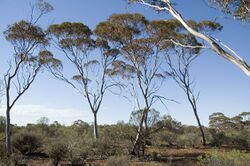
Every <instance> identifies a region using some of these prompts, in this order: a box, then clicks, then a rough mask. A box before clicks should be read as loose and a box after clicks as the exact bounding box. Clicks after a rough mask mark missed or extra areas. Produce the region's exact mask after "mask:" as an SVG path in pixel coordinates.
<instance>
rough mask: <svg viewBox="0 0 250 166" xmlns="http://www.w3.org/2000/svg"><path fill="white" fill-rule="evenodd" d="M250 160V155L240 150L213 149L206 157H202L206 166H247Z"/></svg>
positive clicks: (201, 159)
mask: <svg viewBox="0 0 250 166" xmlns="http://www.w3.org/2000/svg"><path fill="white" fill-rule="evenodd" d="M249 161H250V155H249V154H248V153H245V152H241V151H238V150H232V151H229V152H225V151H222V152H220V151H213V152H210V153H208V154H207V155H206V156H205V158H200V162H201V164H202V165H204V166H245V165H247V164H248V163H249Z"/></svg>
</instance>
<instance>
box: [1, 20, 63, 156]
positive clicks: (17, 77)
mask: <svg viewBox="0 0 250 166" xmlns="http://www.w3.org/2000/svg"><path fill="white" fill-rule="evenodd" d="M4 35H5V38H6V40H7V41H9V42H10V43H11V44H12V46H13V48H14V54H13V56H12V59H11V60H10V61H9V68H8V70H7V72H6V74H5V75H4V87H5V101H6V131H5V134H6V151H7V155H10V153H11V131H10V112H11V110H12V108H13V107H14V105H15V104H16V103H17V101H18V100H19V99H20V98H21V97H22V95H23V94H24V93H25V92H26V91H27V90H28V89H29V88H30V86H31V85H32V84H33V83H34V81H35V79H36V77H37V75H38V74H39V72H40V71H41V70H42V69H43V68H45V67H48V66H50V67H51V68H56V67H58V66H59V65H60V63H59V61H58V60H57V59H55V58H53V56H52V54H50V52H49V51H47V50H44V46H45V45H47V44H48V40H47V37H46V34H45V33H44V31H43V30H42V29H41V28H40V27H39V26H36V25H34V24H33V23H30V22H27V21H20V22H17V23H14V24H13V25H11V26H9V27H8V29H7V30H6V31H5V32H4ZM41 49H42V50H41Z"/></svg>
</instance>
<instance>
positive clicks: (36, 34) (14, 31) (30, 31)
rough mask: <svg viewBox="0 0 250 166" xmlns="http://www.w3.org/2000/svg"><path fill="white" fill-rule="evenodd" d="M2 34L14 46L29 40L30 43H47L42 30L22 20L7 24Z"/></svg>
mask: <svg viewBox="0 0 250 166" xmlns="http://www.w3.org/2000/svg"><path fill="white" fill-rule="evenodd" d="M4 35H5V38H6V40H8V41H10V42H11V43H13V44H14V45H15V46H17V45H16V43H19V44H23V43H24V42H29V43H31V44H48V40H47V39H46V34H45V33H44V32H43V30H42V29H41V28H40V27H38V26H35V25H33V24H32V23H29V22H27V21H24V20H22V21H19V22H17V23H14V24H13V25H12V26H9V27H8V29H7V30H6V31H5V32H4ZM27 47H30V46H27ZM19 49H21V48H19Z"/></svg>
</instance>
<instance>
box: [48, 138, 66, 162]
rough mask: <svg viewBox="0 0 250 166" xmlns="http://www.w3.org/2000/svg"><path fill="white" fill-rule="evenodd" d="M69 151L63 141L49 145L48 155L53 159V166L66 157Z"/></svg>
mask: <svg viewBox="0 0 250 166" xmlns="http://www.w3.org/2000/svg"><path fill="white" fill-rule="evenodd" d="M68 152H69V149H68V146H67V145H66V144H65V143H63V142H54V143H53V144H51V145H50V147H49V152H48V154H49V156H50V158H52V159H53V164H54V165H55V166H57V165H58V163H59V162H60V161H61V160H62V159H64V158H66V157H67V155H68Z"/></svg>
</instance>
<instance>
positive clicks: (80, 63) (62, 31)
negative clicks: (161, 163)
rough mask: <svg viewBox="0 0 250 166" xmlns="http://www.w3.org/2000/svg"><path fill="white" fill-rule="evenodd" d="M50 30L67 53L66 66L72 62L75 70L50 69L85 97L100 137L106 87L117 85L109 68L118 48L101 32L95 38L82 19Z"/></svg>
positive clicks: (55, 42)
mask: <svg viewBox="0 0 250 166" xmlns="http://www.w3.org/2000/svg"><path fill="white" fill-rule="evenodd" d="M47 31H48V33H49V34H50V36H51V39H52V41H53V42H54V44H55V45H56V47H57V48H58V49H59V50H60V51H61V52H63V55H64V56H63V57H60V59H61V60H62V62H64V64H67V65H65V66H64V68H68V67H69V66H71V68H70V69H71V70H72V69H73V70H74V71H73V73H72V74H68V75H67V74H65V70H57V71H55V70H52V72H51V73H52V74H53V75H54V76H55V77H56V78H57V79H59V80H62V81H64V82H65V83H67V84H69V85H71V86H72V87H73V88H74V89H76V90H77V91H78V92H79V93H80V94H82V95H83V97H84V98H85V99H86V101H87V103H88V105H89V107H90V109H91V111H92V113H93V116H94V123H93V129H94V138H95V139H97V138H98V126H97V113H98V111H99V110H100V107H101V104H102V102H103V98H104V96H105V93H106V92H107V90H109V89H110V88H112V87H113V86H117V85H118V83H114V82H112V80H111V79H109V76H108V70H109V69H110V66H111V65H112V62H113V61H114V60H115V59H116V57H117V55H118V54H119V51H118V50H116V49H113V48H111V47H110V46H109V44H108V42H107V41H105V40H103V39H101V38H98V36H97V37H96V40H94V39H93V38H92V36H93V32H92V31H91V30H90V29H89V27H88V26H86V25H84V24H83V23H79V22H64V23H61V24H54V25H50V27H49V28H48V30H47ZM97 49H98V50H99V52H98V51H97ZM93 52H94V53H93Z"/></svg>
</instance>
